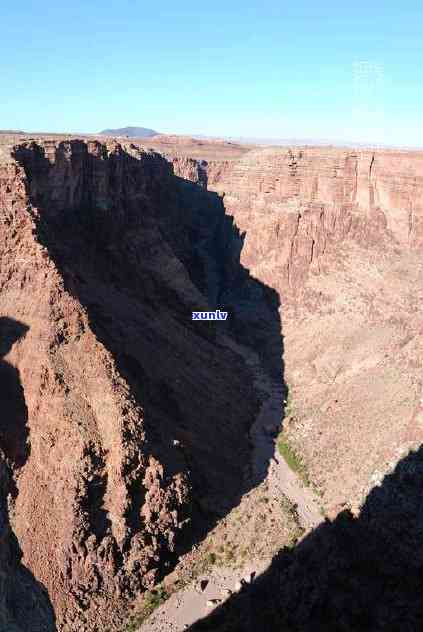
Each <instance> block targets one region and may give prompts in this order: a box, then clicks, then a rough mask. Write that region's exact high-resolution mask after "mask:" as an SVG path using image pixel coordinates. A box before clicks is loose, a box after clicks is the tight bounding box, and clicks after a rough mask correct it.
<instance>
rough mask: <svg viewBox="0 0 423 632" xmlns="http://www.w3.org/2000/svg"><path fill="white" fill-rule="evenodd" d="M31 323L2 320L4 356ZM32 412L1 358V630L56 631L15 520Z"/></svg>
mask: <svg viewBox="0 0 423 632" xmlns="http://www.w3.org/2000/svg"><path fill="white" fill-rule="evenodd" d="M27 331H28V327H27V326H26V325H24V324H23V323H20V322H18V321H16V320H14V319H12V318H6V317H1V318H0V357H1V358H4V357H5V356H6V355H7V354H8V353H9V352H10V350H11V349H12V347H13V345H14V344H15V342H17V341H18V340H19V339H20V338H22V337H23V336H25V335H26V333H27ZM27 421H28V414H27V408H26V404H25V396H24V391H23V388H22V384H21V380H20V376H19V371H18V370H17V369H16V368H15V367H13V366H12V365H11V364H9V363H8V362H6V361H5V360H4V359H2V360H0V632H55V630H56V624H55V615H54V611H53V608H52V605H51V602H50V599H49V596H48V593H47V591H46V589H45V588H44V586H43V585H42V584H41V583H40V582H38V581H37V580H36V578H35V577H34V576H33V575H32V573H31V572H30V571H29V570H28V569H27V568H26V567H25V566H24V565H23V564H22V563H21V558H22V552H21V550H20V547H19V544H18V541H17V539H16V537H15V534H14V533H13V531H12V528H11V526H10V523H9V509H10V506H11V504H13V499H15V498H16V496H17V493H18V488H17V485H16V480H17V477H18V475H19V469H20V468H21V467H23V466H24V465H25V462H26V460H27V458H28V456H29V432H28V426H27Z"/></svg>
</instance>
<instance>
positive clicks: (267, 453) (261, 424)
mask: <svg viewBox="0 0 423 632" xmlns="http://www.w3.org/2000/svg"><path fill="white" fill-rule="evenodd" d="M226 342H227V344H228V346H231V347H232V348H233V349H234V350H236V351H238V352H239V353H241V354H242V355H243V356H244V358H245V360H246V362H247V363H248V365H249V366H250V368H251V369H252V371H253V373H254V376H255V386H256V388H257V389H258V390H259V391H261V392H262V393H263V394H264V395H265V399H264V401H263V404H262V406H261V408H260V411H259V414H258V416H257V419H256V421H255V423H254V424H253V427H252V429H251V431H250V436H251V441H252V444H253V452H252V468H251V470H252V472H251V475H252V477H253V482H254V481H256V482H257V484H258V483H259V482H260V481H262V480H263V478H264V479H265V480H266V482H267V484H268V492H269V496H271V497H275V498H281V497H282V495H285V496H286V497H287V498H288V499H289V500H290V501H291V502H292V503H293V505H294V506H295V507H296V511H297V515H298V519H299V522H300V524H301V526H302V528H303V529H304V532H305V533H307V532H309V531H310V530H312V529H313V528H315V527H316V526H317V525H318V524H319V523H320V522H321V521H322V520H323V517H322V514H321V511H320V504H319V501H318V499H317V497H316V495H315V494H314V492H313V491H312V489H311V488H309V487H306V486H304V484H303V482H302V481H301V480H300V479H299V478H298V476H297V475H296V474H295V473H294V472H292V470H291V469H290V468H289V467H288V465H287V464H286V463H285V461H284V460H283V458H282V457H281V456H280V455H279V454H278V452H277V447H276V444H275V431H274V430H275V429H277V428H280V426H281V414H282V413H281V411H282V404H283V391H282V387H281V385H280V384H279V383H277V382H276V381H273V380H271V379H270V378H269V376H268V375H267V374H266V373H265V372H264V371H263V369H262V367H261V364H260V361H259V359H258V357H257V356H256V355H255V354H253V353H252V352H251V351H250V350H247V349H246V348H244V347H241V346H240V345H237V344H235V343H234V342H233V341H232V340H227V341H226ZM242 502H243V501H241V504H242ZM264 537H265V536H264ZM275 553H276V551H275ZM267 566H268V560H261V561H260V560H259V561H257V560H254V561H252V560H249V561H247V562H246V564H245V565H244V566H243V567H242V569H233V568H230V567H226V568H225V567H223V568H222V567H218V568H213V569H212V570H210V571H209V572H207V573H205V574H204V575H202V576H200V577H199V578H197V579H196V580H195V581H194V582H193V583H192V584H190V585H188V586H186V587H185V588H184V589H183V590H180V591H179V592H175V593H173V594H172V595H171V597H170V598H169V599H168V600H167V601H166V602H165V603H164V604H162V606H160V607H159V608H158V609H157V610H155V611H154V612H153V614H152V615H151V616H150V617H149V619H148V620H147V621H146V622H145V623H144V624H143V625H142V626H141V628H139V631H140V632H180V631H182V630H185V629H187V628H188V627H189V626H190V625H191V624H193V623H194V622H195V621H197V620H198V619H201V618H203V617H204V616H206V615H207V614H208V613H209V612H210V611H211V610H212V609H213V608H214V607H217V606H218V605H219V604H221V603H222V602H223V601H225V600H226V599H227V598H228V597H229V596H230V595H231V594H232V593H233V592H236V591H237V590H239V589H240V587H241V585H240V584H241V582H250V581H254V579H255V577H257V576H258V575H260V574H261V573H262V572H264V571H265V570H266V568H267Z"/></svg>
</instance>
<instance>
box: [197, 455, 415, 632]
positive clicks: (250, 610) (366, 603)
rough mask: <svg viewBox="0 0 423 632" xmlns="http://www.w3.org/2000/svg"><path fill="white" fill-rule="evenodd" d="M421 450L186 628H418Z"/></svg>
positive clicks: (219, 631)
mask: <svg viewBox="0 0 423 632" xmlns="http://www.w3.org/2000/svg"><path fill="white" fill-rule="evenodd" d="M422 492H423V448H420V449H419V450H418V451H416V452H412V453H410V454H409V455H408V456H407V457H406V458H404V459H403V460H402V461H400V462H399V463H398V465H397V466H396V468H395V471H394V472H393V473H392V474H389V475H387V476H386V477H385V479H384V481H383V483H382V485H381V486H378V487H375V488H374V489H373V490H372V491H371V492H370V494H369V495H368V497H367V499H366V501H365V503H364V505H363V507H362V509H361V512H360V514H359V516H358V517H354V516H353V515H352V514H351V513H350V512H348V511H344V512H342V513H341V514H339V515H338V517H337V518H336V519H335V520H334V521H333V522H330V521H328V520H327V521H325V522H324V523H322V525H321V526H319V527H318V528H317V529H316V530H315V531H313V532H312V533H311V534H310V535H308V536H307V537H306V538H305V539H304V540H302V541H301V542H300V543H299V544H298V545H297V546H296V547H295V549H293V550H288V549H284V550H282V551H281V552H280V553H279V554H278V555H277V556H276V557H275V558H274V559H273V561H272V564H271V566H270V567H269V569H268V570H267V571H266V572H265V573H264V574H263V575H262V576H260V577H259V578H258V579H257V580H256V581H255V582H254V583H253V584H251V585H249V586H245V587H244V589H243V590H242V591H241V592H240V593H239V594H237V595H234V596H232V597H231V598H230V599H229V600H228V601H227V602H225V604H224V605H222V606H221V607H219V608H218V609H217V610H216V611H214V612H213V613H212V614H211V615H210V616H208V617H207V618H205V619H203V620H202V621H199V622H198V623H196V624H194V625H192V626H191V627H190V628H189V630H190V632H203V631H204V632H205V631H212V630H213V632H257V631H260V632H284V631H287V632H288V631H289V632H329V631H333V632H341V631H342V632H379V631H382V630H383V631H384V632H387V631H389V632H400V631H401V632H419V631H420V630H423V591H422V580H423V503H422Z"/></svg>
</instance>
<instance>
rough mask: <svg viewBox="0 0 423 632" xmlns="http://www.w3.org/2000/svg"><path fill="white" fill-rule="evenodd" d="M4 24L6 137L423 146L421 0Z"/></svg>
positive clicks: (49, 13)
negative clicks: (136, 129) (115, 131)
mask: <svg viewBox="0 0 423 632" xmlns="http://www.w3.org/2000/svg"><path fill="white" fill-rule="evenodd" d="M0 21H1V24H2V36H1V38H0V77H1V79H0V81H1V83H0V97H1V98H0V128H3V129H4V128H19V129H24V130H28V131H55V132H61V131H69V132H96V131H99V130H101V129H103V128H105V127H121V126H125V125H141V126H145V127H152V128H154V129H157V130H159V131H161V132H175V133H182V134H209V135H230V136H255V137H273V138H275V137H291V138H292V137H297V138H298V137H301V138H305V137H306V138H310V137H311V138H316V139H322V138H326V139H339V140H348V139H352V140H356V141H360V142H373V143H388V144H405V145H407V144H408V145H411V144H413V145H420V146H423V116H422V104H423V81H422V79H423V41H422V27H423V5H422V2H421V0H419V1H417V0H415V1H409V0H403V1H402V2H401V1H399V2H392V1H391V0H384V1H382V0H373V1H372V0H366V1H364V0H354V2H339V0H337V1H336V2H335V1H329V0H320V1H319V0H295V1H294V2H293V1H292V0H289V1H285V0H261V2H259V1H255V2H252V1H251V0H243V1H241V0H225V1H221V0H214V1H213V2H200V1H199V0H195V1H192V0H183V1H182V2H169V1H168V0H160V1H157V2H153V1H151V0H150V1H146V2H141V1H137V0H101V1H100V0H43V1H42V2H40V0H37V1H32V0H31V1H29V0H21V1H17V0H15V1H11V2H6V1H4V2H2V3H1V7H0ZM360 64H361V65H360Z"/></svg>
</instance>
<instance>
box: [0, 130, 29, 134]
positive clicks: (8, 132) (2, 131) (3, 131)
mask: <svg viewBox="0 0 423 632" xmlns="http://www.w3.org/2000/svg"><path fill="white" fill-rule="evenodd" d="M0 134H25V132H23V131H22V130H20V129H0Z"/></svg>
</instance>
